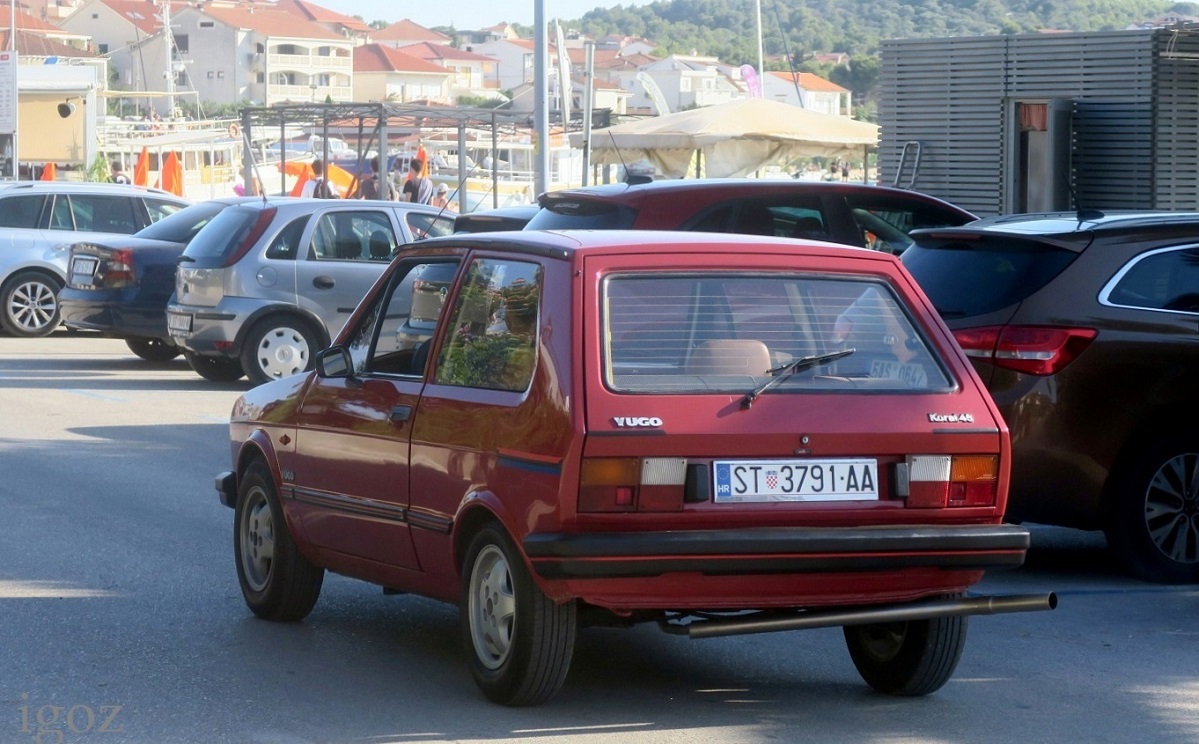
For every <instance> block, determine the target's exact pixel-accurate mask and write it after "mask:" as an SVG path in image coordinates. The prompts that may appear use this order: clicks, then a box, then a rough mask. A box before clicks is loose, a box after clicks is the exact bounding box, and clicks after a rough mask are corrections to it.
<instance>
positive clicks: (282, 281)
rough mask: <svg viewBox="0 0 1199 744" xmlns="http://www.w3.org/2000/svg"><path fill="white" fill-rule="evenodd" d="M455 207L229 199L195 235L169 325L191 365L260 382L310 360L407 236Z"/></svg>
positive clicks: (421, 233)
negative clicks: (230, 203)
mask: <svg viewBox="0 0 1199 744" xmlns="http://www.w3.org/2000/svg"><path fill="white" fill-rule="evenodd" d="M454 216H455V215H454V214H453V213H446V214H442V212H441V211H439V210H438V209H437V208H435V207H430V206H427V205H422V204H408V203H401V202H387V201H360V200H341V199H295V198H290V197H274V198H267V199H263V200H262V201H254V202H247V203H245V204H241V205H238V206H236V207H230V208H229V209H226V210H224V211H223V212H221V213H220V214H219V215H217V216H216V217H215V218H214V219H213V220H212V222H210V223H209V224H208V225H206V226H205V227H204V229H202V230H201V231H200V232H199V234H197V235H196V237H195V238H194V239H193V240H192V242H191V243H190V244H189V245H188V247H187V250H185V251H184V252H183V255H182V256H181V257H180V259H179V267H178V269H177V270H176V273H175V296H174V298H172V300H171V302H170V304H169V305H168V306H167V326H168V328H169V330H170V333H171V337H172V338H173V339H174V341H175V343H176V344H178V345H179V346H180V347H181V348H182V349H183V350H184V356H185V357H186V358H187V361H188V363H189V364H190V365H191V367H192V369H194V370H195V371H196V373H197V374H199V375H200V376H201V377H204V378H205V379H208V380H214V381H218V382H228V381H232V380H237V379H239V378H240V377H241V376H242V375H243V374H244V375H245V376H246V377H248V378H249V379H250V381H251V382H253V383H255V384H257V383H262V382H266V381H267V380H271V379H277V378H280V377H286V376H288V375H291V374H295V373H298V372H303V371H305V370H307V369H311V367H312V361H313V356H314V354H315V352H316V351H318V350H320V349H322V348H324V347H325V346H327V345H328V343H329V339H330V338H332V337H334V336H335V335H336V334H337V331H338V330H339V329H340V328H341V326H342V325H343V324H344V323H345V321H346V320H347V319H348V318H349V317H350V314H351V313H352V312H353V311H354V308H355V306H357V304H358V302H359V301H360V300H361V299H362V298H363V297H364V296H366V293H367V290H369V289H370V287H371V285H373V284H374V282H375V280H376V279H378V277H379V276H380V275H381V274H382V273H383V270H384V269H385V268H386V267H387V264H388V262H389V261H390V260H391V256H392V253H393V251H395V249H396V248H397V247H398V246H400V245H403V244H405V243H410V242H412V241H415V240H420V239H422V238H425V237H434V236H438V235H448V234H450V233H451V232H453V228H454Z"/></svg>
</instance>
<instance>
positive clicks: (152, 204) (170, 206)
mask: <svg viewBox="0 0 1199 744" xmlns="http://www.w3.org/2000/svg"><path fill="white" fill-rule="evenodd" d="M145 204H146V212H148V213H149V215H150V224H154V223H155V222H158V221H159V220H161V219H162V218H163V217H170V216H171V215H173V214H175V213H176V212H178V211H179V210H180V209H183V207H182V206H181V205H179V204H176V203H175V202H169V201H163V200H162V199H149V198H148V199H146V200H145Z"/></svg>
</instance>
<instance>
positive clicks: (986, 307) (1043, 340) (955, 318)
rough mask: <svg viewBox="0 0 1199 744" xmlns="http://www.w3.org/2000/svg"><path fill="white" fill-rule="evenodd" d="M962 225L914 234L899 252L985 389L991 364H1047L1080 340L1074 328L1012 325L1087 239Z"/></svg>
mask: <svg viewBox="0 0 1199 744" xmlns="http://www.w3.org/2000/svg"><path fill="white" fill-rule="evenodd" d="M1075 239H1076V241H1077V243H1076V244H1075V243H1072V242H1068V241H1067V242H1061V241H1055V240H1050V239H1045V240H1038V239H1037V238H1036V237H1029V236H1022V235H1014V234H1004V233H987V232H981V231H980V232H971V231H969V230H968V229H962V230H959V231H928V232H927V233H924V234H921V233H917V236H916V242H915V243H914V244H913V245H912V246H911V247H910V248H908V249H907V250H906V251H905V252H904V253H903V257H902V259H901V260H902V261H903V265H904V268H906V269H907V270H908V271H909V272H910V273H911V275H912V277H913V278H914V279H915V280H916V283H917V284H919V285H920V287H921V289H923V290H924V293H925V294H926V295H927V296H928V298H929V300H930V301H931V302H932V304H933V307H934V308H936V310H937V312H938V313H939V314H940V316H941V318H942V319H944V320H945V323H946V324H947V325H948V326H949V327H950V328H951V329H952V330H953V333H954V336H955V338H956V339H957V341H958V343H959V345H960V346H961V347H962V349H963V350H964V351H965V352H966V355H967V356H969V357H970V359H971V362H973V364H974V366H975V369H976V370H977V371H978V373H979V375H981V377H982V379H983V382H984V383H986V384H987V386H988V387H990V386H991V384H992V382H993V379H992V378H993V376H994V373H995V370H996V363H997V362H998V363H999V364H1001V365H1008V366H1012V365H1015V366H1024V367H1027V368H1028V369H1026V370H1025V371H1030V370H1033V369H1040V368H1051V367H1052V366H1053V364H1055V362H1054V360H1057V359H1063V358H1064V356H1063V355H1066V354H1069V353H1070V352H1071V349H1072V348H1073V346H1075V345H1077V344H1078V343H1079V338H1078V337H1077V336H1076V334H1072V333H1071V332H1070V331H1071V329H1068V328H1062V329H1060V331H1050V330H1049V329H1046V328H1044V327H1037V328H1032V327H1021V326H1013V325H1011V322H1012V320H1013V318H1015V317H1016V314H1017V312H1018V311H1019V309H1020V306H1021V303H1023V302H1024V300H1026V299H1027V298H1029V297H1031V296H1032V295H1033V294H1035V293H1036V292H1038V291H1040V290H1041V288H1043V287H1044V286H1046V285H1047V284H1048V283H1049V282H1050V281H1052V280H1053V279H1054V278H1055V277H1057V276H1058V275H1059V274H1061V273H1062V272H1063V271H1064V270H1065V269H1066V268H1067V267H1068V266H1070V264H1072V263H1073V262H1074V260H1075V259H1076V258H1078V256H1079V254H1080V252H1081V249H1082V248H1083V247H1085V246H1086V245H1087V244H1088V243H1089V242H1090V241H1089V237H1088V236H1086V235H1080V236H1075Z"/></svg>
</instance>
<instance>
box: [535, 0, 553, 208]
mask: <svg viewBox="0 0 1199 744" xmlns="http://www.w3.org/2000/svg"><path fill="white" fill-rule="evenodd" d="M547 37H548V32H547V30H546V25H545V0H534V2H533V95H534V96H535V98H536V100H534V101H533V124H534V132H533V157H534V158H535V162H534V165H533V190H534V191H536V192H537V193H536V194H534V195H533V196H534V197H537V196H539V195H541V194H542V193H544V192H545V191H547V190H548V189H547V186H548V185H549V172H550V136H549V135H550V91H549V81H548V78H549V59H550V50H549V39H548V38H547Z"/></svg>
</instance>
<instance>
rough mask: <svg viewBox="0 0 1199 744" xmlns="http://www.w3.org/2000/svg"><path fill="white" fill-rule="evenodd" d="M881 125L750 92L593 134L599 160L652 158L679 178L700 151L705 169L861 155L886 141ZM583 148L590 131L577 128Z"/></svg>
mask: <svg viewBox="0 0 1199 744" xmlns="http://www.w3.org/2000/svg"><path fill="white" fill-rule="evenodd" d="M878 133H879V128H878V126H877V125H875V124H871V123H869V122H864V121H857V120H854V119H850V118H848V117H844V116H832V115H829V114H820V113H816V112H813V111H808V110H806V109H802V108H799V107H798V106H792V105H790V104H786V103H779V102H777V101H767V100H763V99H760V98H742V99H738V100H735V101H730V102H729V103H722V104H719V105H716V106H708V107H706V108H699V109H693V110H690V111H680V112H678V113H674V114H666V115H665V116H657V117H654V118H652V119H642V120H640V121H633V122H627V123H625V124H618V125H616V126H614V127H609V128H607V129H597V130H595V131H593V132H592V133H591V162H592V163H595V164H598V165H621V164H628V163H633V162H636V161H638V160H642V159H645V160H649V161H650V162H651V163H653V164H654V165H655V166H656V167H657V168H658V169H659V170H660V171H661V172H662V173H663V174H665V175H666V176H668V177H672V178H682V177H684V176H686V175H688V172H687V171H688V164H689V163H690V162H691V161H692V157H693V156H694V154H695V153H696V151H699V152H701V153H702V154H703V160H704V168H705V175H707V176H709V177H713V178H720V177H737V176H744V175H746V174H748V173H751V172H753V171H755V170H757V169H759V168H762V167H763V166H766V165H769V164H772V163H776V162H786V161H790V160H795V159H797V158H803V157H818V156H823V157H859V156H862V155H863V154H864V153H865V151H866V150H867V149H870V148H874V147H876V146H877V145H878ZM570 141H571V145H573V146H575V147H582V144H583V135H581V134H577V133H576V134H571V136H570Z"/></svg>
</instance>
